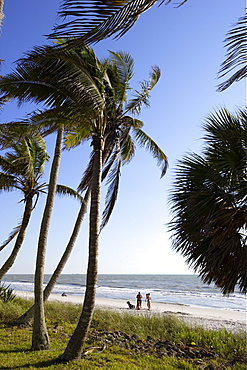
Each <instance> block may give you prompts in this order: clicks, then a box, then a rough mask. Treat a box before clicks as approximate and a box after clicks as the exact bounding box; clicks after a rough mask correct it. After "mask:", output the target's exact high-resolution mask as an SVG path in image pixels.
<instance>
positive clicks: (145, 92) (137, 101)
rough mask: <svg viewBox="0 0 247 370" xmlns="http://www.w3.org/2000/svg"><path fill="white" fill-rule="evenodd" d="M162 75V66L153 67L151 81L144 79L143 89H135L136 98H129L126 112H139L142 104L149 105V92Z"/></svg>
mask: <svg viewBox="0 0 247 370" xmlns="http://www.w3.org/2000/svg"><path fill="white" fill-rule="evenodd" d="M160 75H161V71H160V68H159V67H157V66H154V67H152V71H151V73H150V78H149V81H144V82H142V83H141V91H140V92H139V91H135V98H133V99H130V100H129V102H128V104H127V105H126V107H125V112H124V114H126V113H127V112H128V111H131V112H132V114H139V113H140V111H141V107H142V104H144V105H146V106H149V100H148V99H149V94H150V92H151V90H152V89H153V88H154V86H155V85H156V84H157V82H158V81H159V79H160Z"/></svg>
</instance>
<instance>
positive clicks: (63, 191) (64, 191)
mask: <svg viewBox="0 0 247 370" xmlns="http://www.w3.org/2000/svg"><path fill="white" fill-rule="evenodd" d="M56 193H57V194H58V195H60V196H71V197H74V198H75V199H77V200H79V201H80V202H81V203H82V202H84V198H83V197H82V196H81V195H80V194H79V193H78V192H77V191H76V190H75V189H73V188H70V187H69V186H65V185H59V184H58V185H57V190H56Z"/></svg>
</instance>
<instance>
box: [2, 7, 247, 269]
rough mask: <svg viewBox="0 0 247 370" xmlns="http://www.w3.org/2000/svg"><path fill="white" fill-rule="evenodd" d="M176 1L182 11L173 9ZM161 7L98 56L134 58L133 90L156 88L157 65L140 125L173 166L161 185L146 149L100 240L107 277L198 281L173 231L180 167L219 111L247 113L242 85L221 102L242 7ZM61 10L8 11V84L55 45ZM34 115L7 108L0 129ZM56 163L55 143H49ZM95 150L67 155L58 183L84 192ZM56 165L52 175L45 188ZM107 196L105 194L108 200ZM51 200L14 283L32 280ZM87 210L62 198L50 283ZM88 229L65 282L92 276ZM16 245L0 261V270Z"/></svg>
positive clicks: (12, 211) (13, 216)
mask: <svg viewBox="0 0 247 370" xmlns="http://www.w3.org/2000/svg"><path fill="white" fill-rule="evenodd" d="M175 3H176V1H175V2H174V4H175ZM174 4H173V3H172V4H170V5H168V6H164V5H163V6H161V7H157V6H154V7H153V8H152V9H151V10H149V11H148V12H146V13H145V14H143V15H142V16H141V17H140V19H139V20H138V21H137V23H136V25H135V26H134V27H133V28H132V29H131V30H130V31H129V32H128V33H127V34H126V35H125V36H124V37H123V38H121V39H120V40H118V41H113V40H105V41H103V42H101V43H99V44H97V45H96V46H94V49H95V51H96V53H97V56H98V57H99V58H101V57H106V56H107V55H108V50H112V51H119V50H122V51H126V52H129V53H130V54H131V55H132V57H133V58H134V60H135V76H134V79H133V86H134V87H135V88H138V83H139V82H140V81H143V80H144V79H148V76H149V72H150V67H151V66H152V65H158V66H159V67H160V68H161V71H162V77H161V80H160V81H159V83H158V85H157V86H156V87H155V88H154V90H153V92H152V94H151V99H150V102H151V107H150V108H149V109H144V110H143V111H142V114H141V116H140V119H141V120H142V121H144V122H145V131H146V132H147V133H148V134H149V135H150V136H151V137H152V138H153V139H154V140H155V141H156V142H157V143H158V144H159V145H160V147H161V148H162V149H163V150H164V152H165V153H166V154H167V156H168V158H169V170H168V173H167V175H166V176H165V177H164V178H163V179H160V171H159V169H158V168H157V166H156V162H155V161H154V159H153V158H152V157H151V156H150V155H149V154H148V153H146V152H145V150H144V149H138V150H137V153H136V156H135V158H134V159H133V160H132V162H131V163H130V164H128V165H127V166H125V167H124V168H123V169H122V176H121V185H120V192H119V197H118V201H117V204H116V207H115V210H114V213H113V215H112V218H111V220H110V222H109V224H108V225H107V226H106V228H105V229H104V230H103V232H102V234H101V240H100V258H99V272H100V273H130V274H133V273H138V274H154V273H157V274H184V273H185V274H186V273H192V270H189V269H188V267H187V266H186V265H185V262H184V259H183V258H182V257H181V256H179V255H178V254H176V253H175V252H173V251H172V250H171V246H170V244H171V243H170V240H169V234H168V232H167V227H166V224H167V223H168V222H169V221H170V219H171V215H170V213H169V207H168V204H167V200H168V193H169V190H170V189H171V187H172V179H173V176H174V175H173V173H174V168H175V166H176V162H177V160H179V159H180V158H181V157H182V156H184V155H185V154H186V153H187V152H188V151H189V150H191V151H195V152H197V153H199V152H200V150H201V148H202V141H201V140H200V139H201V137H202V135H203V131H202V129H201V126H202V124H203V122H204V119H205V117H206V116H207V115H209V114H210V113H211V112H212V111H213V110H214V109H217V108H218V107H221V106H226V107H227V108H228V109H229V110H230V111H232V112H234V111H235V110H237V109H238V108H241V107H243V106H244V105H245V86H244V82H239V83H235V84H234V85H232V86H231V87H230V88H229V89H228V90H227V91H225V92H223V93H219V92H216V85H217V83H218V82H219V81H217V79H216V76H217V71H218V70H219V66H220V63H221V62H222V61H223V60H224V55H225V52H226V50H225V48H224V47H223V45H224V44H223V40H224V38H225V35H226V33H227V31H228V30H229V29H230V27H231V25H232V24H234V23H235V22H237V20H238V18H239V17H241V16H243V15H244V10H245V2H244V0H217V1H215V0H200V1H198V0H189V1H188V2H187V3H186V4H185V5H184V6H182V7H180V8H174ZM58 7H59V0H52V1H51V0H42V1H41V0H38V1H32V0H24V1H6V3H5V8H4V12H5V20H4V23H3V29H2V37H1V39H0V43H1V55H0V57H1V59H3V60H4V62H3V63H2V68H1V74H2V75H5V74H6V73H9V72H10V71H11V69H12V68H13V67H14V65H13V62H14V61H15V60H17V59H18V58H20V57H22V56H23V52H25V51H28V50H30V49H31V48H32V47H33V46H35V45H42V44H45V43H47V41H46V38H45V37H44V36H43V35H45V34H48V33H49V32H50V31H51V29H52V26H53V25H54V24H55V22H57V10H58ZM34 108H35V106H32V108H31V107H30V106H27V105H25V106H23V107H21V108H17V106H16V105H15V104H8V105H7V106H6V108H5V109H4V111H3V112H2V113H1V122H2V123H4V122H9V121H13V120H16V119H18V118H21V117H23V116H24V115H25V114H26V113H29V112H30V111H31V110H32V109H34ZM47 145H48V151H49V153H50V155H51V156H52V154H53V145H54V137H51V138H49V139H48V142H47ZM89 150H90V149H89V148H88V147H87V146H84V147H81V148H77V149H76V150H73V151H70V152H64V154H63V158H62V166H61V170H60V175H59V183H61V184H65V185H68V186H72V187H74V188H76V187H77V185H78V183H79V181H80V178H81V175H82V173H83V171H84V169H85V165H86V163H87V162H88V155H89ZM48 174H49V165H48V166H47V167H46V175H45V177H44V179H47V176H48ZM103 195H104V192H103ZM20 199H21V194H20V193H18V192H11V193H7V194H6V193H2V194H0V201H1V207H0V220H1V223H0V242H2V241H4V240H5V239H6V238H7V236H8V235H9V233H10V231H11V230H12V228H13V227H14V226H16V225H17V224H18V222H19V221H20V219H21V216H22V212H23V203H18V202H19V200H20ZM43 206H44V197H43V198H42V199H40V201H39V205H38V206H37V208H36V209H35V210H34V212H33V215H32V219H31V222H30V226H29V228H28V231H27V235H26V239H25V243H24V245H23V247H22V250H21V252H20V254H19V256H18V258H17V260H16V263H15V265H14V266H13V267H12V269H11V270H10V273H17V274H19V273H33V272H34V263H35V257H36V248H37V239H38V234H39V226H40V217H41V214H42V211H43ZM78 207H79V205H78V204H77V203H76V201H74V200H71V199H64V198H63V199H61V198H56V201H55V207H54V212H53V217H52V224H51V229H50V234H49V239H48V250H47V263H46V270H45V271H46V273H51V272H52V271H53V269H54V268H55V266H56V264H57V261H58V260H59V259H60V256H61V254H62V252H63V250H64V248H65V246H66V244H67V241H68V239H69V236H70V233H71V230H72V227H73V224H74V221H75V217H76V215H77V211H78ZM87 221H88V220H87V219H86V220H85V223H84V226H83V227H82V230H81V233H80V237H79V239H78V241H77V244H76V246H75V249H74V252H73V254H72V256H71V258H70V261H69V262H68V264H67V266H66V268H65V270H64V273H85V272H86V266H87V245H88V242H87V238H88V222H87ZM12 246H13V244H11V245H9V247H6V250H4V251H2V252H1V253H0V262H1V265H2V263H3V262H4V260H5V259H6V258H7V256H8V255H9V253H10V251H11V249H12Z"/></svg>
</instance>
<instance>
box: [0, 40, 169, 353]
mask: <svg viewBox="0 0 247 370" xmlns="http://www.w3.org/2000/svg"><path fill="white" fill-rule="evenodd" d="M112 55H114V53H113V54H112ZM30 59H31V62H32V63H34V62H35V63H39V68H40V70H41V71H40V73H39V72H38V73H37V75H36V76H37V77H38V81H36V82H35V81H32V83H31V84H30V79H29V80H28V79H27V78H26V76H25V78H24V79H23V75H24V72H23V70H24V69H27V66H26V65H25V60H24V61H23V60H22V62H21V65H20V66H18V72H19V74H18V76H16V74H12V75H9V76H7V77H6V78H5V79H3V80H2V81H1V82H0V85H1V87H2V91H5V92H6V93H7V94H9V95H11V96H12V94H16V96H17V97H18V95H19V94H20V96H21V97H24V98H27V97H28V98H30V96H31V97H32V98H33V97H34V98H35V99H37V100H41V99H42V98H43V100H44V99H46V100H47V101H49V103H50V104H51V102H54V101H57V102H59V103H60V105H61V107H60V108H61V109H59V108H56V107H55V108H51V110H50V111H49V115H50V116H49V118H50V119H51V120H52V121H55V122H61V120H62V122H63V124H64V125H65V126H67V124H69V125H70V127H72V123H74V127H75V129H77V131H79V132H77V131H75V132H76V134H75V135H74V136H73V138H74V137H76V140H78V136H79V137H80V138H82V139H83V140H85V139H88V138H90V137H91V138H92V142H93V148H94V150H93V156H92V161H91V164H92V166H89V171H88V173H87V174H86V177H87V179H88V180H90V181H89V182H87V186H88V184H90V191H91V211H90V225H91V229H90V241H89V249H90V253H89V255H90V258H89V268H88V274H87V276H88V284H87V288H88V290H87V292H86V296H85V301H84V306H83V314H82V317H83V327H84V330H83V332H81V333H83V338H82V340H80V342H78V343H79V345H80V347H81V344H82V342H83V341H84V340H85V335H86V332H87V330H88V328H89V325H90V321H91V317H92V313H93V307H94V301H95V288H96V281H97V270H98V268H97V253H98V252H97V251H98V234H99V232H98V231H99V199H100V198H99V195H100V192H99V191H100V188H101V184H100V183H99V181H100V182H101V172H102V171H101V168H102V154H103V156H105V159H103V161H105V160H107V159H108V158H109V157H110V154H111V153H112V151H113V148H114V147H116V144H115V142H114V140H116V142H119V139H120V136H121V133H124V136H122V149H121V150H122V156H123V158H124V160H125V161H127V159H128V155H127V151H129V152H130V153H132V152H133V150H134V147H133V145H132V143H131V141H130V140H129V131H130V128H131V127H133V128H134V129H135V133H136V140H137V142H139V143H140V144H141V145H144V146H146V147H147V149H148V150H150V152H151V153H152V154H153V155H154V157H155V158H157V160H158V162H159V164H161V165H162V166H163V168H162V172H163V174H164V172H165V168H166V165H167V159H166V156H165V155H164V153H163V152H162V151H161V150H160V149H159V147H158V146H157V145H156V144H155V143H154V142H153V141H152V140H151V138H149V137H148V136H147V135H145V134H144V132H143V131H142V130H141V128H140V127H141V124H140V121H138V120H135V119H133V118H131V117H128V116H126V117H124V116H123V115H122V112H121V109H122V105H123V103H125V101H126V91H127V88H128V80H129V78H130V77H132V76H131V68H130V66H131V65H133V61H132V59H131V58H130V57H129V56H128V55H126V56H125V57H124V58H123V56H120V57H118V58H115V59H118V64H119V66H118V68H119V69H118V70H117V66H116V62H114V63H113V65H112V69H111V75H110V77H111V78H110V77H109V71H108V64H107V63H100V62H99V61H98V60H97V58H96V57H95V55H94V53H93V51H92V50H91V49H90V48H88V47H84V48H79V49H78V48H77V49H73V50H69V51H68V50H55V49H52V48H49V47H47V48H44V49H42V50H41V53H40V50H36V51H35V52H34V54H32V55H31V58H30V55H29V59H28V63H30ZM23 62H24V63H23ZM32 63H30V66H31V69H30V72H32V75H31V76H32V79H33V75H34V74H33V69H34V70H35V68H36V65H34V66H33V65H32ZM85 66H86V68H87V72H86V73H85ZM28 67H29V65H28ZM63 69H64V73H63V72H62V70H63ZM117 71H118V73H116V72H117ZM48 72H49V74H48ZM40 75H41V77H40ZM47 75H48V76H52V78H51V79H50V77H49V78H47ZM37 77H36V78H37ZM158 78H159V69H158V68H154V69H153V73H152V75H151V79H150V83H143V85H142V92H141V93H140V94H138V96H137V97H134V99H133V100H131V101H130V102H129V104H128V106H127V105H126V109H125V112H128V111H133V112H134V111H138V110H139V108H140V104H141V102H144V103H147V102H148V94H149V92H150V90H151V88H152V87H153V86H154V85H155V83H156V82H157V81H158ZM56 82H57V86H55V83H56ZM63 84H64V86H62V85H63ZM25 85H26V86H25ZM30 85H31V87H33V86H34V88H31V89H30ZM38 85H41V91H40V89H37V86H38ZM43 86H44V87H47V88H45V89H43ZM113 86H114V89H113ZM17 88H18V89H17ZM17 90H18V91H17ZM49 93H50V94H51V96H50V97H49ZM85 97H86V99H85ZM55 99H56V100H55ZM114 99H115V101H114ZM113 103H117V106H115V107H114V104H113ZM87 107H88V108H87ZM86 108H87V109H86ZM58 111H60V115H59V117H57V113H58ZM109 112H114V115H115V117H114V116H113V113H111V114H110V113H109ZM89 113H90V114H89ZM92 113H93V114H94V116H93V115H92ZM51 114H54V117H53V118H51ZM62 117H63V118H62ZM116 117H117V120H116ZM114 119H115V121H114ZM65 121H66V122H65ZM121 124H122V129H121V127H120V126H121ZM78 127H79V128H80V130H78ZM70 130H71V128H70ZM103 144H104V148H103ZM127 149H128V150H127ZM103 150H104V151H103ZM117 154H118V152H116V153H114V155H113V157H112V159H111V161H110V162H112V163H114V159H115V158H116V157H117ZM109 166H110V164H109V163H108V164H107V167H108V168H110V167H109ZM92 168H93V171H91V169H92ZM106 172H107V170H106ZM90 174H91V175H90ZM84 178H85V177H84ZM88 180H87V181H88ZM82 183H83V181H82ZM84 183H85V182H84ZM83 186H84V185H82V184H81V186H80V187H81V190H82V188H83ZM93 192H94V193H93ZM109 198H112V197H109ZM112 199H113V198H112ZM111 204H112V203H111ZM111 210H112V205H111V207H110V208H109V209H108V210H107V213H108V215H109V211H110V212H111ZM106 220H107V217H106V219H105V221H106ZM39 305H40V302H39ZM72 343H73V341H72V342H71V343H70V344H72ZM70 348H71V347H70ZM69 352H70V354H71V351H69ZM72 352H73V356H75V351H74V349H73V350H72ZM78 353H79V354H80V353H81V348H80V350H79V352H78ZM65 357H68V351H67V352H66V354H65V355H64V358H65Z"/></svg>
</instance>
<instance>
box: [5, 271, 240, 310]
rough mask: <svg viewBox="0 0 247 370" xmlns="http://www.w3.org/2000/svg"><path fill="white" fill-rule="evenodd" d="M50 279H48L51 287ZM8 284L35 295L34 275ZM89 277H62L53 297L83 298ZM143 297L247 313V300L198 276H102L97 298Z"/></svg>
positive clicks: (12, 279)
mask: <svg viewBox="0 0 247 370" xmlns="http://www.w3.org/2000/svg"><path fill="white" fill-rule="evenodd" d="M49 277H50V275H45V280H44V282H45V283H47V282H48V280H49ZM3 281H4V282H5V284H7V285H10V287H11V288H12V289H14V290H16V291H33V288H34V284H33V282H34V275H29V274H27V275H24V274H21V275H14V274H8V275H6V276H5V277H4V279H3ZM85 282H86V277H85V275H81V274H69V275H66V274H64V275H61V276H60V278H59V280H58V282H57V284H56V286H55V288H54V290H53V293H57V294H62V293H63V292H65V293H66V294H67V296H68V295H79V296H80V295H81V296H82V297H83V295H84V292H85ZM139 291H140V292H141V293H142V295H143V297H144V296H145V294H146V293H150V294H151V297H152V301H153V302H163V303H174V304H182V305H188V306H194V307H196V306H197V307H198V306H199V307H208V308H220V309H225V310H234V311H245V310H246V296H245V295H244V294H241V293H240V292H238V291H236V292H235V293H233V294H230V295H229V296H223V295H222V293H221V291H220V289H218V288H216V287H215V286H214V285H213V284H211V285H206V284H204V283H202V281H201V279H200V278H199V277H198V276H196V275H106V274H100V275H99V276H98V285H97V297H98V298H110V299H117V300H119V299H123V300H126V301H127V300H129V301H130V302H131V303H133V304H135V297H136V295H137V293H138V292H139Z"/></svg>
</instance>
